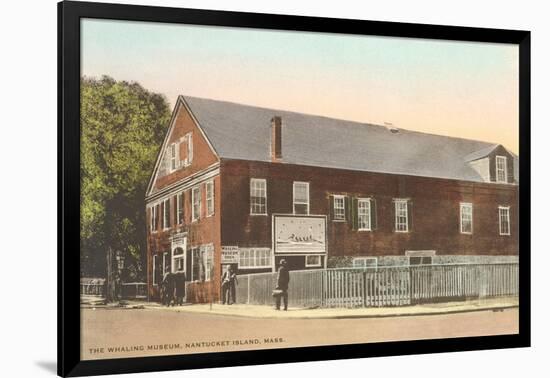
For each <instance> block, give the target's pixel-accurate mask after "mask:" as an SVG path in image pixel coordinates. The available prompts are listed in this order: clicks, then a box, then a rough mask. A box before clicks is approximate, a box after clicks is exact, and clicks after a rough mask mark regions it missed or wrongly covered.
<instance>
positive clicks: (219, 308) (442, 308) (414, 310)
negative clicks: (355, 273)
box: [127, 297, 519, 319]
mask: <svg viewBox="0 0 550 378" xmlns="http://www.w3.org/2000/svg"><path fill="white" fill-rule="evenodd" d="M518 303H519V302H518V298H517V297H511V298H509V297H503V298H491V299H481V300H473V301H467V302H448V303H435V304H422V305H415V306H403V307H370V308H315V309H307V308H289V309H288V311H276V310H275V309H274V308H273V307H272V306H258V305H246V304H234V305H230V306H227V305H222V304H217V303H214V304H212V305H210V304H186V305H184V306H179V307H164V306H160V305H159V304H157V303H146V302H140V303H132V302H129V303H128V305H127V308H128V307H129V308H146V309H154V310H158V311H174V312H185V313H194V314H205V315H206V314H209V315H222V316H235V317H245V318H284V319H349V318H374V317H391V316H419V315H437V314H451V313H458V312H471V311H484V310H493V311H499V310H504V309H506V308H515V307H518Z"/></svg>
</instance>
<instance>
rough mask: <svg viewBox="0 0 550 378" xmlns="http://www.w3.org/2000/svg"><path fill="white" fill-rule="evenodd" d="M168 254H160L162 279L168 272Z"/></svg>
mask: <svg viewBox="0 0 550 378" xmlns="http://www.w3.org/2000/svg"><path fill="white" fill-rule="evenodd" d="M168 262H169V261H168V252H164V253H163V254H162V277H163V279H164V275H165V274H166V273H168V272H169V270H170V265H169V264H168Z"/></svg>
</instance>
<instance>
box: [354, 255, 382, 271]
mask: <svg viewBox="0 0 550 378" xmlns="http://www.w3.org/2000/svg"><path fill="white" fill-rule="evenodd" d="M377 266H378V259H377V258H376V257H355V258H354V259H353V267H354V268H371V267H372V268H376V267H377Z"/></svg>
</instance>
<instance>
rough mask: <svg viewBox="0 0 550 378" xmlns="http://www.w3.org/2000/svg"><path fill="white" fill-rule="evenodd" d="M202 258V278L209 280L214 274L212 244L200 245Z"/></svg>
mask: <svg viewBox="0 0 550 378" xmlns="http://www.w3.org/2000/svg"><path fill="white" fill-rule="evenodd" d="M201 254H202V259H203V261H204V263H203V264H204V267H205V271H204V280H205V281H210V280H211V279H212V276H213V275H214V245H213V244H207V245H203V246H202V247H201Z"/></svg>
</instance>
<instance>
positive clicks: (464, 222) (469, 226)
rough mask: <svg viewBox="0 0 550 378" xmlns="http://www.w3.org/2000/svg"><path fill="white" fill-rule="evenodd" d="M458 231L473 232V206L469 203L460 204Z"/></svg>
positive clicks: (463, 232)
mask: <svg viewBox="0 0 550 378" xmlns="http://www.w3.org/2000/svg"><path fill="white" fill-rule="evenodd" d="M460 232H461V233H462V234H471V233H472V232H473V207H472V204H471V203H467V202H462V203H461V204H460Z"/></svg>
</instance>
